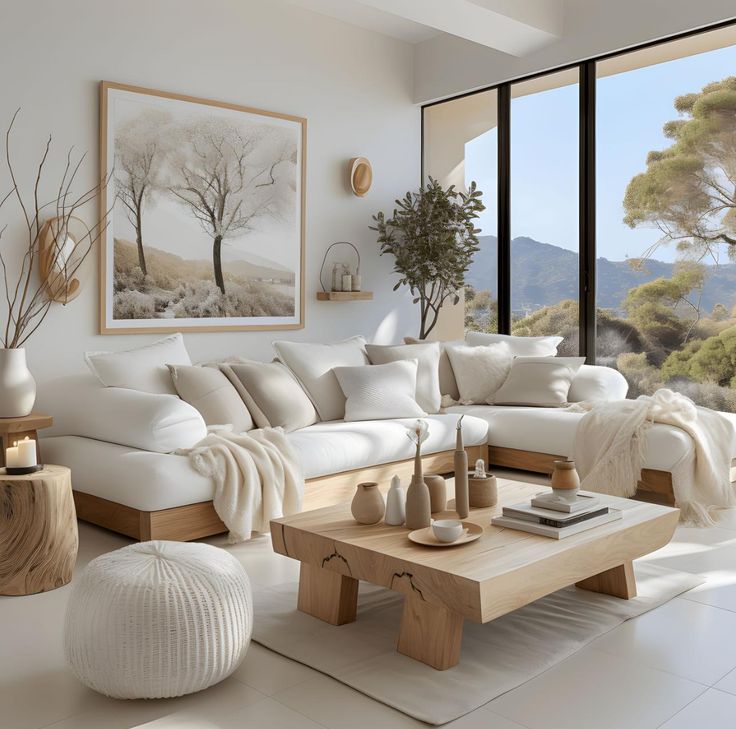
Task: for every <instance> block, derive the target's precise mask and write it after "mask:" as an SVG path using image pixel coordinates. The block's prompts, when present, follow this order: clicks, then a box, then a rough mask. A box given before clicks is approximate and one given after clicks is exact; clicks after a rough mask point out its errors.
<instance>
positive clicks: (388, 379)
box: [335, 359, 427, 422]
mask: <svg viewBox="0 0 736 729" xmlns="http://www.w3.org/2000/svg"><path fill="white" fill-rule="evenodd" d="M418 364H419V363H418V361H417V360H415V359H412V360H401V361H399V362H389V363H387V364H380V365H362V366H360V367H335V376H336V377H337V381H338V382H339V383H340V387H341V388H342V391H343V393H344V394H345V397H346V398H347V399H346V401H345V420H346V421H348V422H354V421H356V420H388V419H390V418H419V417H422V416H423V415H426V414H427V413H425V412H424V410H422V408H420V407H419V404H418V403H417V401H416V393H417V367H418Z"/></svg>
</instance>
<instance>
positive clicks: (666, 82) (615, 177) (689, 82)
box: [465, 46, 736, 261]
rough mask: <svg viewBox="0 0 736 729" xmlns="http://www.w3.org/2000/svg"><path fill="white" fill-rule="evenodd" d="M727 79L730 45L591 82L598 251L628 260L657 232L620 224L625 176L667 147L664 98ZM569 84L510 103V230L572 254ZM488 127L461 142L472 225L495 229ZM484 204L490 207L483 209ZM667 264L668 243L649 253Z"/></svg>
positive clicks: (735, 71)
mask: <svg viewBox="0 0 736 729" xmlns="http://www.w3.org/2000/svg"><path fill="white" fill-rule="evenodd" d="M730 75H736V47H733V46H732V47H729V48H723V49H719V50H715V51H709V52H708V53H702V54H699V55H697V56H689V57H687V58H682V59H678V60H675V61H669V62H667V63H662V64H657V65H655V66H648V67H646V68H641V69H637V70H635V71H630V72H627V73H622V74H617V75H614V76H606V77H604V78H601V79H599V81H598V86H597V198H598V204H597V218H598V219H597V237H598V255H599V256H603V257H605V258H609V259H611V260H622V259H624V258H626V257H627V256H628V257H637V256H639V255H641V254H642V253H643V252H644V250H645V249H646V248H647V247H648V246H649V245H651V244H652V243H653V242H655V241H656V240H657V239H658V237H659V236H658V234H657V231H654V230H650V229H636V230H631V229H630V228H629V227H628V226H626V225H625V224H624V223H623V204H622V201H623V196H624V192H625V190H626V185H627V184H628V182H629V180H631V178H632V177H633V176H634V175H636V174H637V173H639V172H641V171H643V170H644V169H645V166H646V156H647V153H648V152H649V151H650V150H652V149H662V148H664V147H666V146H668V140H667V139H666V138H665V137H664V136H663V134H662V125H663V124H664V123H665V122H666V121H669V120H670V119H675V118H677V112H675V110H674V107H673V100H674V98H675V97H676V96H679V95H680V94H684V93H689V92H694V91H699V90H700V89H701V88H702V87H703V86H704V85H705V84H707V83H710V82H711V81H717V80H720V79H722V78H725V77H726V76H730ZM577 103H578V87H577V85H575V86H566V87H562V88H559V89H553V90H551V91H545V92H542V93H538V94H533V95H529V96H523V97H520V98H518V99H513V100H512V106H511V185H512V203H511V234H512V237H517V236H521V235H525V236H529V237H531V238H535V239H536V240H539V241H542V242H544V243H552V244H553V245H557V246H561V247H564V248H569V249H572V250H577V248H578V208H577V194H578V109H577ZM495 166H496V131H495V129H493V130H491V131H490V132H487V133H486V134H484V135H482V136H481V137H478V138H477V139H475V140H473V141H471V142H469V143H468V144H467V145H466V160H465V175H466V179H467V180H468V181H470V180H473V179H474V180H476V181H477V182H478V186H479V188H480V189H481V190H483V192H484V193H485V195H484V197H485V202H486V205H487V206H488V208H489V209H488V210H487V211H486V213H484V216H483V218H482V219H481V221H480V222H481V228H483V229H484V230H485V231H486V232H487V233H492V234H495V232H496V211H495V196H496V180H495ZM489 203H490V204H489ZM654 257H655V258H658V259H660V260H666V261H672V260H674V258H675V250H674V248H673V247H672V246H667V247H665V246H662V247H660V248H659V249H658V250H657V252H656V253H655V255H654Z"/></svg>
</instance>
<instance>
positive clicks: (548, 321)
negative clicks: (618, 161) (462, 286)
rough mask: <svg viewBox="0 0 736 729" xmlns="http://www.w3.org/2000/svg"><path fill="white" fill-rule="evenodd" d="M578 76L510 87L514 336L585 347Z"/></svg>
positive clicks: (570, 73) (571, 348)
mask: <svg viewBox="0 0 736 729" xmlns="http://www.w3.org/2000/svg"><path fill="white" fill-rule="evenodd" d="M579 97H580V91H579V88H578V69H577V68H574V69H570V70H567V71H562V72H560V73H553V74H547V75H546V76H541V77H538V78H533V79H531V80H529V81H522V82H520V83H515V84H513V85H512V86H511V114H510V119H511V124H510V138H511V164H510V198H511V330H512V332H513V333H514V334H520V335H526V336H537V335H542V334H557V335H559V336H562V337H564V339H563V342H562V344H561V345H560V347H559V349H558V351H559V353H560V354H566V355H576V354H577V353H578V349H579V341H578V339H579V338H578V318H579V317H578V293H579V283H578V279H579V276H578V220H579V214H578V189H579V183H578V168H579V165H578V147H579V139H578V136H579V134H578V126H579V124H578V109H579Z"/></svg>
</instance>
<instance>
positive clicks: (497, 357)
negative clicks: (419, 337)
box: [446, 342, 513, 405]
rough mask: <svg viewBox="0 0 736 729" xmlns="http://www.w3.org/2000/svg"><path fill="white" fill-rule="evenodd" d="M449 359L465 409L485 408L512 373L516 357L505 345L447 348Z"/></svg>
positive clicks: (460, 345) (497, 343) (465, 345)
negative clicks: (471, 406)
mask: <svg viewBox="0 0 736 729" xmlns="http://www.w3.org/2000/svg"><path fill="white" fill-rule="evenodd" d="M446 350H447V356H448V357H449V358H450V363H451V364H452V371H453V372H454V373H455V380H456V381H457V387H458V390H459V392H460V402H461V403H462V404H463V405H471V404H481V403H483V404H485V403H487V402H488V401H489V400H491V401H492V400H493V395H494V393H495V392H496V390H498V388H499V387H501V385H503V383H504V380H505V379H506V376H507V375H508V373H509V370H510V369H511V363H512V361H513V355H512V354H511V351H510V350H509V347H508V345H507V344H506V343H505V342H496V343H495V344H488V345H484V346H480V347H471V346H469V345H467V344H448V345H447V347H446Z"/></svg>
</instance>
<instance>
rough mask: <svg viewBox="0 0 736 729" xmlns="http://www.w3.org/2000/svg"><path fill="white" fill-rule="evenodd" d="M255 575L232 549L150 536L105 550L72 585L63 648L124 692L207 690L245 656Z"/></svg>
mask: <svg viewBox="0 0 736 729" xmlns="http://www.w3.org/2000/svg"><path fill="white" fill-rule="evenodd" d="M252 627H253V601H252V598H251V588H250V582H249V580H248V575H247V574H246V572H245V570H244V569H243V566H242V565H241V564H240V562H238V560H237V559H236V558H235V557H233V556H232V555H231V554H230V553H229V552H226V551H225V550H224V549H218V548H217V547H212V546H210V545H208V544H190V543H185V542H165V541H154V542H143V543H141V544H132V545H130V546H128V547H123V548H122V549H118V550H116V551H115V552H110V553H108V554H103V555H102V556H101V557H98V558H97V559H95V560H93V561H92V562H90V563H89V565H88V566H87V568H86V570H85V571H84V573H83V574H82V575H81V577H79V578H78V579H77V580H76V581H75V582H74V583H73V586H72V594H71V597H70V599H69V605H68V608H67V613H66V626H65V635H64V651H65V654H66V659H67V662H68V663H69V665H70V666H71V668H72V670H73V671H74V673H75V674H76V675H77V677H78V678H79V680H80V681H81V682H82V683H83V684H85V685H86V686H89V687H90V688H91V689H94V690H95V691H99V692H100V693H102V694H105V695H106V696H111V697H113V698H119V699H157V698H167V697H173V696H182V695H184V694H189V693H194V692H195V691H201V690H202V689H206V688H207V687H208V686H212V685H213V684H216V683H217V682H218V681H222V680H223V679H224V678H226V677H227V676H229V675H230V674H231V673H232V672H233V671H234V670H235V669H236V668H237V667H238V665H239V664H240V662H241V661H242V660H243V658H244V657H245V654H246V651H247V650H248V645H249V643H250V636H251V631H252Z"/></svg>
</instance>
